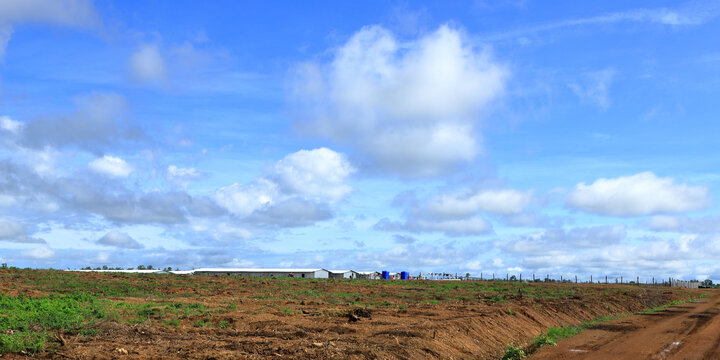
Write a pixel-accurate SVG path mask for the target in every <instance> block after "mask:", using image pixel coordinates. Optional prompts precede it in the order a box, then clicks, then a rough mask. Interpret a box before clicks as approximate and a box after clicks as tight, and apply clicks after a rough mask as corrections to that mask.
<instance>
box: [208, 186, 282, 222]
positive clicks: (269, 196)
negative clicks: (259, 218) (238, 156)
mask: <svg viewBox="0 0 720 360" xmlns="http://www.w3.org/2000/svg"><path fill="white" fill-rule="evenodd" d="M277 197H278V190H277V184H275V183H274V182H272V181H270V180H267V179H264V178H260V179H257V180H256V181H255V182H254V183H252V184H249V185H243V184H237V183H235V184H232V185H229V186H225V187H222V188H220V189H218V190H217V191H216V192H215V195H214V199H215V201H216V202H217V203H218V204H220V205H221V206H223V207H225V208H226V209H228V211H230V212H231V213H233V214H235V215H237V216H240V217H245V216H248V215H250V214H251V213H252V212H253V211H255V210H257V209H259V208H260V207H262V206H264V205H268V204H271V203H272V202H273V201H274V199H275V198H277Z"/></svg>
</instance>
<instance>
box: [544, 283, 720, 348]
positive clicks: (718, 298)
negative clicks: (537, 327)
mask: <svg viewBox="0 0 720 360" xmlns="http://www.w3.org/2000/svg"><path fill="white" fill-rule="evenodd" d="M706 291H708V292H710V293H711V295H710V296H707V297H704V298H702V299H700V300H698V301H695V302H691V303H685V304H681V305H675V306H672V307H669V308H667V309H665V310H661V311H658V312H653V313H650V314H644V315H634V316H631V317H628V318H624V319H620V320H616V321H612V322H608V323H603V324H599V325H596V326H594V327H592V328H591V329H589V330H586V331H584V332H582V333H580V334H578V335H576V336H574V337H572V338H569V339H565V340H562V341H560V342H559V343H558V346H548V347H544V348H543V349H541V350H540V351H539V352H538V353H536V354H535V356H533V357H532V359H533V360H556V359H720V316H718V315H719V314H720V292H718V291H717V290H706Z"/></svg>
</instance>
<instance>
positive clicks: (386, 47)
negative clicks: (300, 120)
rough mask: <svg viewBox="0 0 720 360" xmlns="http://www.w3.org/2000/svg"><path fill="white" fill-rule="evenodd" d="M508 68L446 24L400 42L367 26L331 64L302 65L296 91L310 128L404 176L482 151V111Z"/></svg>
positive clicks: (437, 169)
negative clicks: (479, 121)
mask: <svg viewBox="0 0 720 360" xmlns="http://www.w3.org/2000/svg"><path fill="white" fill-rule="evenodd" d="M506 77H507V71H506V70H505V69H504V68H503V67H502V66H500V65H498V64H496V63H495V62H493V61H492V60H491V59H490V57H489V56H488V54H487V52H485V51H483V50H479V49H476V48H473V47H472V46H471V45H469V43H468V42H467V41H466V40H465V38H464V36H463V34H462V33H461V32H460V31H458V30H456V29H453V28H451V27H449V26H441V27H440V28H439V29H437V30H436V31H435V32H433V33H430V34H427V35H425V36H423V37H421V38H418V39H416V40H414V41H410V42H405V43H403V42H399V41H397V40H396V39H395V37H394V36H393V34H391V33H390V32H389V31H388V30H386V29H384V28H382V27H380V26H369V27H364V28H363V29H361V30H360V31H358V32H357V33H355V34H354V35H353V36H352V37H351V38H350V40H348V42H347V43H345V44H344V45H343V46H341V47H340V48H339V49H337V50H336V51H335V53H334V59H333V60H332V62H330V63H329V64H324V65H319V64H312V63H310V64H305V65H304V66H303V67H301V69H300V76H299V80H298V84H299V85H298V88H297V89H296V92H295V95H296V100H298V101H299V103H300V104H301V106H302V107H304V108H305V110H306V111H307V112H308V113H307V116H308V117H310V119H311V121H310V123H309V126H308V128H309V131H311V132H313V133H316V134H319V135H323V136H328V137H330V138H333V139H334V140H337V141H340V142H343V143H346V144H349V145H351V146H353V147H354V148H355V149H357V150H358V151H359V152H360V153H361V154H362V155H364V156H366V157H367V158H369V160H370V161H371V162H372V165H373V166H376V167H378V168H380V169H381V170H384V171H387V172H391V173H397V174H400V175H403V176H427V175H436V174H439V173H442V172H443V171H445V170H448V169H450V168H453V167H454V166H457V165H458V164H459V163H463V162H468V161H471V160H472V159H473V158H474V157H475V155H476V154H477V153H478V152H479V151H480V148H481V146H480V145H479V135H478V134H476V125H477V122H478V120H479V117H480V112H481V111H482V110H483V109H484V108H485V107H486V105H487V104H488V103H489V102H490V101H492V100H493V99H495V98H497V97H498V96H499V95H500V94H501V93H502V92H503V88H504V85H505V79H506Z"/></svg>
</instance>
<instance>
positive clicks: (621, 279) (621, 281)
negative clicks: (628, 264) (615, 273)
mask: <svg viewBox="0 0 720 360" xmlns="http://www.w3.org/2000/svg"><path fill="white" fill-rule="evenodd" d="M620 283H621V284H622V283H623V278H622V275H620Z"/></svg>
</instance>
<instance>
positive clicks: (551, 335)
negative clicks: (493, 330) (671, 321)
mask: <svg viewBox="0 0 720 360" xmlns="http://www.w3.org/2000/svg"><path fill="white" fill-rule="evenodd" d="M707 295H708V294H707V293H704V294H701V295H700V296H698V297H693V298H690V299H687V300H675V301H672V302H670V303H668V304H665V305H660V306H656V307H654V308H649V309H646V310H643V311H640V312H637V313H625V314H620V315H611V316H601V317H598V318H596V319H594V320H591V321H586V322H584V323H582V325H569V326H565V327H556V326H553V327H551V328H549V329H548V330H547V332H546V333H540V335H538V336H537V337H536V338H535V339H533V342H532V344H530V345H529V346H527V347H526V348H525V349H523V348H521V347H518V346H514V345H513V344H508V345H507V348H506V349H505V354H504V355H503V357H502V358H500V359H501V360H520V359H525V358H527V357H528V356H530V355H532V354H534V353H535V352H537V351H538V350H540V349H541V348H542V347H543V346H546V345H551V346H556V345H557V341H558V340H561V339H565V338H569V337H573V336H575V335H577V334H579V333H581V332H583V331H584V330H585V329H589V328H592V327H593V326H596V325H598V324H602V323H605V322H609V321H613V320H617V319H622V318H626V317H629V316H632V315H644V314H651V313H654V312H657V311H660V310H665V309H667V308H669V307H671V306H674V305H679V304H684V303H688V302H693V301H697V300H699V299H701V298H703V297H705V296H707Z"/></svg>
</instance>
